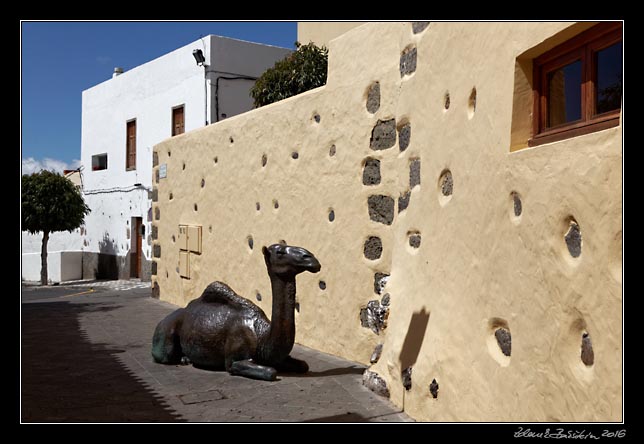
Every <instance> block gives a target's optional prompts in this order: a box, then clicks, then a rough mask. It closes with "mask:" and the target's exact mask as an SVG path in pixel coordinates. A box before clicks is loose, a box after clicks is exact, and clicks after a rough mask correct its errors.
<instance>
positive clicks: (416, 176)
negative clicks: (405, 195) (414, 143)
mask: <svg viewBox="0 0 644 444" xmlns="http://www.w3.org/2000/svg"><path fill="white" fill-rule="evenodd" d="M416 185H420V159H412V160H411V162H410V163H409V188H414V187H415V186H416Z"/></svg>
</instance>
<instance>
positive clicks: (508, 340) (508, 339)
mask: <svg viewBox="0 0 644 444" xmlns="http://www.w3.org/2000/svg"><path fill="white" fill-rule="evenodd" d="M494 336H495V337H496V342H497V343H498V344H499V348H500V349H501V351H502V352H503V354H504V355H505V356H510V355H511V354H512V335H511V334H510V332H509V331H508V330H507V329H505V328H503V327H499V328H497V329H496V331H495V332H494Z"/></svg>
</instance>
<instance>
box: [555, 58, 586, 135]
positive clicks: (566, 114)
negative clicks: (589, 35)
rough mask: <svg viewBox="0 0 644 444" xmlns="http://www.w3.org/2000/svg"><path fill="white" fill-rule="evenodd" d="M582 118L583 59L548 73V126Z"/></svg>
mask: <svg viewBox="0 0 644 444" xmlns="http://www.w3.org/2000/svg"><path fill="white" fill-rule="evenodd" d="M579 119H581V60H577V61H576V62H572V63H570V64H568V65H566V66H563V67H561V68H559V69H557V70H555V71H552V72H549V73H548V125H547V126H548V128H552V127H553V126H557V125H561V124H563V123H568V122H574V121H575V120H579Z"/></svg>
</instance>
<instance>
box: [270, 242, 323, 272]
mask: <svg viewBox="0 0 644 444" xmlns="http://www.w3.org/2000/svg"><path fill="white" fill-rule="evenodd" d="M262 253H264V261H265V262H266V268H268V272H269V273H270V274H275V275H277V276H295V275H297V274H300V273H302V272H304V271H310V272H311V273H317V272H318V271H320V268H322V267H321V265H320V263H319V262H318V260H317V259H316V258H315V256H313V254H312V253H311V252H309V251H307V250H305V249H304V248H300V247H293V246H290V245H284V244H273V245H271V246H270V247H263V248H262Z"/></svg>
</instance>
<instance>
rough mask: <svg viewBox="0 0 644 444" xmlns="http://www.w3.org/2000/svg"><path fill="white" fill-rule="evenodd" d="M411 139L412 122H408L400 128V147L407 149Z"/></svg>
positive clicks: (402, 149) (401, 149)
mask: <svg viewBox="0 0 644 444" xmlns="http://www.w3.org/2000/svg"><path fill="white" fill-rule="evenodd" d="M410 141H411V123H409V122H407V123H405V124H404V125H403V126H401V127H400V128H399V129H398V148H399V149H400V151H401V152H403V151H405V150H406V149H407V147H408V146H409V142H410Z"/></svg>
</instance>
